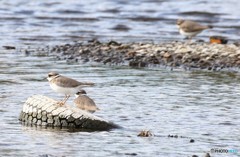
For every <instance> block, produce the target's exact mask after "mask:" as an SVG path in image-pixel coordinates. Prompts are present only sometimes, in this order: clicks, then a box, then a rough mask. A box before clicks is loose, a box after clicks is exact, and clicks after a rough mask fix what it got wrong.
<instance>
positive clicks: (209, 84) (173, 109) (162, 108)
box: [0, 51, 240, 157]
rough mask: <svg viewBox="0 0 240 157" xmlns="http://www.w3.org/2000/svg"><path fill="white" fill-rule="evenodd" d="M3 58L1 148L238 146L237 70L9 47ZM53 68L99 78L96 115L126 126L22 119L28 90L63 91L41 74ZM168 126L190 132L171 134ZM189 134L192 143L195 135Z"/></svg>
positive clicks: (114, 150)
mask: <svg viewBox="0 0 240 157" xmlns="http://www.w3.org/2000/svg"><path fill="white" fill-rule="evenodd" d="M0 63H1V66H0V67H1V68H0V73H1V80H2V81H0V86H1V91H0V92H1V94H0V95H1V97H0V100H1V106H0V113H1V114H0V118H1V121H0V123H1V124H0V125H1V130H0V139H1V142H0V145H1V147H0V156H7V155H8V156H38V155H44V154H51V155H53V156H124V155H127V154H134V153H136V154H137V155H140V156H173V157H175V156H191V155H192V154H199V155H203V154H204V152H207V151H210V149H211V148H215V147H217V148H219V147H220V148H221V147H223V148H238V145H239V140H240V138H239V137H240V136H239V135H240V129H239V128H240V126H239V123H238V119H239V118H240V116H239V115H240V113H239V112H240V105H239V103H238V98H239V95H240V92H239V91H240V89H239V88H240V87H239V85H238V84H239V80H240V76H239V75H238V74H234V73H227V72H221V73H220V72H219V73H217V72H216V73H212V72H198V71H196V72H194V71H181V70H178V69H175V70H173V71H170V70H168V69H158V68H148V69H132V68H128V67H124V66H122V67H115V66H112V67H107V66H103V65H99V64H94V63H91V64H83V65H81V64H79V63H75V64H67V63H66V62H64V61H56V60H55V59H54V58H52V57H39V56H26V55H23V54H17V53H11V52H10V51H1V55H0ZM6 65H8V66H6ZM16 65H17V67H16ZM52 70H54V71H58V72H60V73H62V74H64V75H67V76H69V77H72V78H75V79H78V80H81V81H93V82H95V83H96V86H95V87H89V88H86V91H87V92H88V93H89V96H90V97H91V98H93V99H94V100H95V102H96V104H97V105H98V106H99V108H101V110H100V111H98V112H96V115H97V116H100V117H103V118H104V119H107V120H111V121H113V122H115V123H116V124H119V125H120V126H123V127H124V128H123V129H117V130H112V131H110V132H69V131H67V130H52V129H45V128H41V127H26V126H22V125H21V124H20V123H19V122H18V120H17V119H18V115H19V113H20V110H21V107H22V104H23V103H24V101H25V100H26V99H27V97H29V96H31V95H34V94H43V95H47V96H49V97H52V98H55V99H62V95H60V94H56V93H54V92H53V91H52V90H51V89H50V87H49V85H48V82H47V81H46V80H43V78H44V77H46V75H47V73H48V72H49V71H52ZM72 101H73V97H71V98H70V100H69V101H68V103H69V104H73V103H72ZM142 129H150V130H151V131H152V132H153V133H154V134H155V135H156V136H155V137H150V138H140V137H137V134H138V133H139V131H141V130H142ZM169 134H171V135H175V134H176V135H179V136H185V137H187V138H177V139H176V138H168V137H167V136H168V135H169ZM190 138H193V139H194V140H195V143H190V142H189V140H190ZM143 148H144V149H143ZM233 156H234V154H233Z"/></svg>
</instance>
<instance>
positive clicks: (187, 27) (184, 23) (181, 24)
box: [177, 19, 213, 40]
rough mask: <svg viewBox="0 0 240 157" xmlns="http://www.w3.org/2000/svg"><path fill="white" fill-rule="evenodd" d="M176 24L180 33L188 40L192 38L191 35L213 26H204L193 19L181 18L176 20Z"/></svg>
mask: <svg viewBox="0 0 240 157" xmlns="http://www.w3.org/2000/svg"><path fill="white" fill-rule="evenodd" d="M177 26H178V29H179V32H180V34H182V35H184V36H186V37H187V38H189V39H190V40H191V39H192V37H194V36H196V35H197V34H199V33H201V32H202V31H203V30H205V29H209V28H213V27H212V26H205V25H201V24H199V23H197V22H194V21H190V20H182V19H179V20H177Z"/></svg>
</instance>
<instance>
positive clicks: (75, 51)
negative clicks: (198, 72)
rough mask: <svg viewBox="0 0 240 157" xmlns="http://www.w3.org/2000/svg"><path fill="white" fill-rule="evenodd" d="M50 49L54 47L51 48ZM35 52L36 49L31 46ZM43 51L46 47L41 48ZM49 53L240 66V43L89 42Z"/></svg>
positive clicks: (136, 62)
mask: <svg viewBox="0 0 240 157" xmlns="http://www.w3.org/2000/svg"><path fill="white" fill-rule="evenodd" d="M49 49H50V50H49ZM31 51H32V49H31ZM41 51H43V50H41ZM46 53H48V54H51V55H55V56H56V58H58V59H59V60H66V61H68V62H70V61H73V62H82V63H85V62H98V63H103V64H108V65H121V64H123V65H128V66H131V67H148V66H149V65H159V67H162V66H171V67H185V69H193V68H197V69H206V70H213V69H218V70H222V69H229V68H232V69H233V68H234V69H236V68H239V66H240V62H239V58H240V44H231V43H230V44H224V45H223V44H211V43H206V42H194V43H187V42H178V41H173V42H164V43H157V44H155V43H119V42H117V41H109V42H104V43H102V42H100V41H98V40H95V39H92V40H90V41H88V42H82V43H74V44H64V45H56V46H53V47H52V48H49V47H47V48H46Z"/></svg>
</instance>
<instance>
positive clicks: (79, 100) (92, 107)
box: [74, 90, 99, 113]
mask: <svg viewBox="0 0 240 157" xmlns="http://www.w3.org/2000/svg"><path fill="white" fill-rule="evenodd" d="M86 94H87V93H86V91H85V90H79V92H77V93H76V94H75V96H76V99H75V100H74V103H75V105H76V106H77V107H78V108H80V109H82V110H86V111H88V112H90V113H94V112H95V111H96V110H99V108H98V107H97V106H96V104H95V102H94V101H93V100H92V99H91V98H89V97H88V96H87V95H86Z"/></svg>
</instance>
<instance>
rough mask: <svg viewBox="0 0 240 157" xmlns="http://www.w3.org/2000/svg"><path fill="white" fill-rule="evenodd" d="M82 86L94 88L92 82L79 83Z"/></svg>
mask: <svg viewBox="0 0 240 157" xmlns="http://www.w3.org/2000/svg"><path fill="white" fill-rule="evenodd" d="M81 85H82V86H94V83H93V82H82V83H81Z"/></svg>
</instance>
